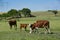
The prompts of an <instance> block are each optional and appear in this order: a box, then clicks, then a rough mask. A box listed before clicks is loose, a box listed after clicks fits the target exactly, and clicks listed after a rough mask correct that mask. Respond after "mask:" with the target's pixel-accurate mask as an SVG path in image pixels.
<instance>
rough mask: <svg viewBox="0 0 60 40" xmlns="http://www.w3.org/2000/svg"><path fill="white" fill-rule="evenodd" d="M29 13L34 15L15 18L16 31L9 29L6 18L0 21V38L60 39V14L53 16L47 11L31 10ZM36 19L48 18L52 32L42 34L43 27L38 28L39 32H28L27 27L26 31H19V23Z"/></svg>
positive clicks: (3, 39) (21, 39)
mask: <svg viewBox="0 0 60 40" xmlns="http://www.w3.org/2000/svg"><path fill="white" fill-rule="evenodd" d="M31 14H33V15H35V16H36V17H31V18H20V19H19V21H18V19H17V24H18V29H17V31H16V30H14V28H13V29H12V30H10V29H9V24H8V22H7V20H1V21H0V40H60V14H59V13H58V14H57V16H55V15H54V14H53V13H49V12H32V13H31ZM36 20H48V21H49V22H50V30H51V32H53V34H44V32H45V29H44V28H40V29H38V30H39V33H32V34H30V33H29V27H28V28H27V31H24V29H22V31H20V29H19V26H20V23H29V24H32V23H34V22H36Z"/></svg>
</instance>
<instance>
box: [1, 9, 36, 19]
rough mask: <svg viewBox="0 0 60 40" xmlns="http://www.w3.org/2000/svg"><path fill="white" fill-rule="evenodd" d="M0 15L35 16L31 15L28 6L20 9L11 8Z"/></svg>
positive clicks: (15, 16) (14, 16) (5, 16)
mask: <svg viewBox="0 0 60 40" xmlns="http://www.w3.org/2000/svg"><path fill="white" fill-rule="evenodd" d="M0 17H2V18H3V17H4V18H7V17H12V18H21V17H35V16H34V15H31V10H30V9H28V8H23V9H22V10H16V9H11V10H9V11H8V12H7V13H3V14H0Z"/></svg>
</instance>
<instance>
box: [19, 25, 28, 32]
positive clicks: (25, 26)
mask: <svg viewBox="0 0 60 40" xmlns="http://www.w3.org/2000/svg"><path fill="white" fill-rule="evenodd" d="M27 26H29V24H20V30H21V29H22V28H24V29H25V31H26V28H27Z"/></svg>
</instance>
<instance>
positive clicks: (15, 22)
mask: <svg viewBox="0 0 60 40" xmlns="http://www.w3.org/2000/svg"><path fill="white" fill-rule="evenodd" d="M8 22H9V25H10V29H12V26H14V28H15V30H17V21H16V20H14V19H11V20H9V21H8Z"/></svg>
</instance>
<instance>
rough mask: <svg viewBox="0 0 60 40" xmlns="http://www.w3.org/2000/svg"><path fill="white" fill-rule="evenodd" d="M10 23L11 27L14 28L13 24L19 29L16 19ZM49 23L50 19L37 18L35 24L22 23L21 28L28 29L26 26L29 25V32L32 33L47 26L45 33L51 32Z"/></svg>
mask: <svg viewBox="0 0 60 40" xmlns="http://www.w3.org/2000/svg"><path fill="white" fill-rule="evenodd" d="M8 23H9V25H10V29H12V26H14V28H15V30H17V21H16V20H15V19H11V20H9V21H8ZM49 24H50V22H49V21H48V20H37V21H36V22H35V23H33V24H20V30H21V29H22V28H24V29H25V31H26V30H27V29H26V28H27V27H29V28H30V32H29V33H32V32H34V30H35V31H37V30H38V28H45V29H46V31H45V33H51V32H50V26H49Z"/></svg>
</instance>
